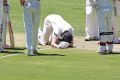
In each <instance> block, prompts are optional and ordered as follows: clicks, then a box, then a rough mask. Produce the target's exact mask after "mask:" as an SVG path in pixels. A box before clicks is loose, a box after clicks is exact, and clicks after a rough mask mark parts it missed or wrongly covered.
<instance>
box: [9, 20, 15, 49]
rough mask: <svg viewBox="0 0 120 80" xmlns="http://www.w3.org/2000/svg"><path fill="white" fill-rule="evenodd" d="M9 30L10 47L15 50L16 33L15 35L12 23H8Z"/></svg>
mask: <svg viewBox="0 0 120 80" xmlns="http://www.w3.org/2000/svg"><path fill="white" fill-rule="evenodd" d="M8 30H9V37H10V46H11V48H14V47H15V43H14V33H13V29H12V24H11V21H9V22H8Z"/></svg>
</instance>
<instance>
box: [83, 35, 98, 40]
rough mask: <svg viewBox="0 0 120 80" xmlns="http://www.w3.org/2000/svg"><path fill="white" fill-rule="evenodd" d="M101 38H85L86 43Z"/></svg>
mask: <svg viewBox="0 0 120 80" xmlns="http://www.w3.org/2000/svg"><path fill="white" fill-rule="evenodd" d="M98 40H99V38H98V37H97V36H94V37H86V38H85V41H98Z"/></svg>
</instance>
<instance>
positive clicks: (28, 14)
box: [24, 6, 33, 51]
mask: <svg viewBox="0 0 120 80" xmlns="http://www.w3.org/2000/svg"><path fill="white" fill-rule="evenodd" d="M24 22H25V31H26V47H27V50H28V51H30V50H33V46H32V34H33V33H32V26H33V20H32V8H27V7H26V6H24Z"/></svg>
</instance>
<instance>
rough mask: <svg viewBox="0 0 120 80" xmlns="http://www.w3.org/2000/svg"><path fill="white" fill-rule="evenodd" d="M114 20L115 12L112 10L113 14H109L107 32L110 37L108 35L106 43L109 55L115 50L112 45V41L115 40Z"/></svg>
mask: <svg viewBox="0 0 120 80" xmlns="http://www.w3.org/2000/svg"><path fill="white" fill-rule="evenodd" d="M112 20H113V12H112V10H111V12H108V13H107V26H106V27H107V32H108V35H106V36H107V37H106V41H107V51H108V52H109V53H111V52H112V50H113V43H112V40H113V30H112V22H113V21H112Z"/></svg>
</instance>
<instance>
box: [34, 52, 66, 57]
mask: <svg viewBox="0 0 120 80" xmlns="http://www.w3.org/2000/svg"><path fill="white" fill-rule="evenodd" d="M35 54H36V56H66V55H63V54H44V53H35Z"/></svg>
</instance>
